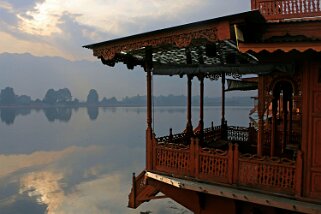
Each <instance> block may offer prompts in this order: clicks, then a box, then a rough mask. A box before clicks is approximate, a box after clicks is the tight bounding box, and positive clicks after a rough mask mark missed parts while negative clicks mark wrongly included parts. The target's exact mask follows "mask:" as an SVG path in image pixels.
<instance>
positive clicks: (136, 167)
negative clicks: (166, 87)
mask: <svg viewBox="0 0 321 214" xmlns="http://www.w3.org/2000/svg"><path fill="white" fill-rule="evenodd" d="M249 109H250V107H227V108H226V119H227V121H228V124H229V125H238V126H248V123H249V119H248V113H249ZM198 112H199V109H198V108H195V107H194V108H193V112H192V113H193V125H194V126H196V125H197V121H198V114H199V113H198ZM204 114H205V118H206V119H205V121H204V124H205V127H209V126H210V124H211V121H214V124H215V125H218V124H219V123H220V115H221V110H220V108H219V107H206V108H205V112H204ZM153 115H154V118H155V119H154V123H153V125H154V130H155V133H156V135H157V136H163V135H167V134H168V130H169V128H173V133H177V132H181V131H182V130H183V129H184V128H185V125H186V109H185V108H184V107H156V108H155V110H154V112H153ZM0 116H1V121H2V122H1V123H0V136H1V141H0V213H1V214H7V213H8V214H9V213H10V214H20V213H21V214H22V213H23V214H26V213H31V214H38V213H49V214H60V213H61V214H65V213H68V214H69V213H72V214H73V213H77V214H82V213H83V214H88V213H90V214H96V213H104V214H106V213H140V212H147V213H148V212H149V211H150V212H151V213H190V212H189V211H187V210H186V209H184V208H183V207H181V206H180V205H178V204H176V203H175V202H173V201H172V200H170V199H162V200H154V201H151V202H149V203H145V204H143V205H141V206H140V207H139V208H138V209H136V210H133V209H129V208H127V202H128V194H129V192H130V188H131V176H132V172H136V173H137V174H139V173H140V172H141V171H142V170H143V169H144V167H145V142H144V140H145V136H144V134H145V128H146V108H136V107H130V108H125V107H118V108H91V109H87V108H79V109H68V108H67V109H46V110H30V109H1V114H0Z"/></svg>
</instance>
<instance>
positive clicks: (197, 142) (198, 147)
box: [194, 138, 200, 178]
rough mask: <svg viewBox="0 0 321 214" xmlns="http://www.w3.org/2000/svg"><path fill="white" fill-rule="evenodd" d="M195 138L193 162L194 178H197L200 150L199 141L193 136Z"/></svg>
mask: <svg viewBox="0 0 321 214" xmlns="http://www.w3.org/2000/svg"><path fill="white" fill-rule="evenodd" d="M194 139H195V147H194V151H195V153H194V164H195V178H198V177H199V176H198V174H199V164H200V158H199V155H200V154H199V152H200V142H199V138H194Z"/></svg>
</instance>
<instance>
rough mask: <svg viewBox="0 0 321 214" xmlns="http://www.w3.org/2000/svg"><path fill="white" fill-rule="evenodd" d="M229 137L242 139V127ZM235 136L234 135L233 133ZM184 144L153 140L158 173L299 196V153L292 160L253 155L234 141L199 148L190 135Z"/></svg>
mask: <svg viewBox="0 0 321 214" xmlns="http://www.w3.org/2000/svg"><path fill="white" fill-rule="evenodd" d="M237 131H240V132H242V134H238V135H233V136H234V138H233V139H238V140H245V139H246V137H244V134H243V132H245V129H244V130H243V129H242V130H241V129H237ZM235 136H236V137H235ZM190 142H191V143H190V144H189V145H188V146H187V145H184V144H177V143H160V142H158V141H157V140H156V138H154V140H153V148H154V149H153V151H152V153H153V164H152V165H153V167H152V170H155V171H157V172H160V173H165V174H170V175H173V176H175V177H181V178H186V177H189V178H191V179H193V178H194V179H197V180H202V181H206V182H212V183H224V184H235V185H239V186H244V187H251V188H255V189H258V190H265V191H270V192H277V193H284V194H289V195H292V196H293V195H295V196H300V194H301V189H300V187H301V182H302V181H301V180H302V154H301V152H300V151H297V155H296V160H290V159H287V158H275V157H273V158H271V157H267V156H264V157H260V158H259V157H257V156H256V155H250V154H243V155H242V154H241V153H240V151H242V150H241V147H239V146H238V144H237V143H236V144H234V145H233V144H232V143H230V144H228V149H224V150H219V149H214V148H202V147H201V146H200V144H199V143H200V140H199V139H198V138H197V137H193V138H192V139H191V141H190Z"/></svg>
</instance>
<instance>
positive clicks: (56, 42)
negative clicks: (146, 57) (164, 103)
mask: <svg viewBox="0 0 321 214" xmlns="http://www.w3.org/2000/svg"><path fill="white" fill-rule="evenodd" d="M248 10H250V0H226V1H222V0H201V1H200V0H175V1H173V0H117V1H115V0H77V1H74V0H70V1H66V0H0V38H1V39H0V54H1V53H15V54H16V53H19V54H22V53H29V54H31V55H33V56H38V57H44V56H49V57H62V58H64V59H66V60H70V61H79V60H90V61H94V62H97V64H101V62H100V61H99V60H97V58H95V57H93V56H92V51H91V50H88V49H85V48H82V46H83V45H87V44H92V43H97V42H101V41H106V40H110V39H115V38H119V37H124V36H128V35H133V34H137V33H142V32H146V31H151V30H157V29H161V28H166V27H171V26H176V25H181V24H186V23H190V22H195V21H200V20H206V19H212V18H215V17H220V16H224V15H230V14H235V13H238V12H244V11H248ZM97 66H98V65H97ZM116 69H118V70H126V69H124V67H117V66H116ZM0 70H1V68H0ZM92 70H95V71H93V72H91V73H90V75H92V76H97V79H96V80H93V81H91V82H86V84H83V85H86V87H80V85H81V84H80V83H79V85H77V87H76V86H75V88H70V89H71V91H74V93H75V96H78V97H80V98H81V99H84V98H85V97H86V95H87V93H88V91H89V90H90V89H91V88H97V89H99V90H100V93H101V94H102V96H106V97H112V96H116V97H118V98H121V97H124V96H126V95H129V96H133V95H137V94H145V87H141V88H140V87H139V86H142V85H145V78H144V75H142V74H139V75H138V77H137V78H139V79H140V81H141V82H139V83H133V87H134V88H137V91H136V90H132V89H130V90H123V89H124V88H127V89H128V87H129V86H128V87H123V89H119V90H118V91H117V87H119V83H118V81H122V82H123V83H124V84H127V83H129V85H130V83H131V81H132V79H133V78H132V76H131V75H129V76H126V75H122V74H116V75H114V74H113V75H110V74H108V72H106V71H107V70H109V71H110V70H112V69H111V68H106V66H104V68H103V66H100V67H95V68H93V69H92ZM101 70H104V71H105V73H106V74H104V75H105V76H104V75H102V74H101V73H99V72H101ZM126 72H127V71H126ZM119 73H121V72H119ZM11 75H12V78H11V77H10V78H11V79H12V80H11V82H5V81H4V80H2V81H0V87H1V89H2V88H3V87H6V86H11V87H14V88H15V89H16V90H18V92H20V93H23V92H24V91H26V92H28V91H32V93H33V94H29V95H31V96H32V97H34V98H35V97H36V98H42V97H43V96H44V94H45V92H46V90H47V89H49V88H48V87H56V88H57V89H58V88H59V87H68V88H69V87H71V86H70V85H72V84H75V79H74V76H73V75H69V76H72V77H71V78H70V82H69V84H65V85H62V84H61V82H63V81H64V82H66V81H65V80H66V78H65V77H62V76H59V75H61V74H60V73H59V72H58V73H57V74H48V75H47V76H48V81H47V82H50V81H51V84H46V85H43V86H40V85H39V86H37V85H35V84H34V83H32V82H31V83H30V84H29V83H28V85H29V88H27V87H23V85H26V84H27V82H25V83H23V82H21V81H19V80H18V79H19V76H18V75H16V76H14V75H15V74H11ZM117 75H120V76H121V77H117ZM49 76H50V77H52V76H55V77H54V78H51V79H49ZM124 76H125V77H124ZM43 78H46V77H43ZM59 78H61V79H63V81H61V82H59V81H58V79H59ZM79 78H80V79H81V77H79ZM82 78H83V79H86V80H88V79H92V77H91V76H90V77H89V74H88V75H84V76H82ZM100 78H102V79H106V80H107V79H114V80H115V81H113V82H108V84H109V85H108V87H107V84H105V85H104V83H102V80H101V79H100ZM120 78H121V79H120ZM172 79H173V80H169V81H167V80H166V81H164V82H165V83H163V82H162V81H161V83H160V85H161V88H160V89H159V94H164V95H168V94H169V93H171V92H173V91H174V92H175V91H176V94H178V95H179V94H181V91H183V92H185V86H180V88H181V89H182V90H180V88H179V89H177V88H175V87H174V85H177V81H176V80H175V79H174V78H172ZM54 80H57V82H54ZM171 81H172V83H171ZM44 82H45V80H44ZM116 82H117V83H118V85H117V84H115V83H116ZM181 82H182V83H183V84H180V85H184V84H186V81H185V80H184V81H183V80H181ZM124 84H123V85H124ZM164 84H166V85H168V86H166V87H163V89H162V86H163V85H164ZM169 84H173V87H171V86H170V85H169ZM46 87H47V88H46ZM31 89H32V90H31ZM213 90H216V89H213ZM111 91H115V92H113V93H111ZM104 92H105V93H104ZM107 92H108V93H107ZM174 92H173V94H175V93H174Z"/></svg>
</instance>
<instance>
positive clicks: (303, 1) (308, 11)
mask: <svg viewBox="0 0 321 214" xmlns="http://www.w3.org/2000/svg"><path fill="white" fill-rule="evenodd" d="M251 7H252V10H256V9H258V10H260V12H261V13H262V15H263V16H264V17H265V18H266V19H267V20H283V19H292V18H305V17H317V16H319V17H320V16H321V0H252V2H251Z"/></svg>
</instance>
